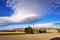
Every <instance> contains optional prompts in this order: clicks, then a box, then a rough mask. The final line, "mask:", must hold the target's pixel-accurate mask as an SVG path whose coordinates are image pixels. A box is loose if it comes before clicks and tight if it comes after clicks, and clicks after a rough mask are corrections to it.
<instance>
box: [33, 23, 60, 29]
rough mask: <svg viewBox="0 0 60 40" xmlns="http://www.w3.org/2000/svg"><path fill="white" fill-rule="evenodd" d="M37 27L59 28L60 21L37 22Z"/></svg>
mask: <svg viewBox="0 0 60 40" xmlns="http://www.w3.org/2000/svg"><path fill="white" fill-rule="evenodd" d="M34 26H35V27H40V28H59V27H60V22H50V23H43V24H36V25H34Z"/></svg>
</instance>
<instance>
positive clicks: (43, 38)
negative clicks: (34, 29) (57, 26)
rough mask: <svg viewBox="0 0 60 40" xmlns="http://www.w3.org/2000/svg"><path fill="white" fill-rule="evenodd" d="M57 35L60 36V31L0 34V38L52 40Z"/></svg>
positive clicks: (6, 39) (1, 39)
mask: <svg viewBox="0 0 60 40" xmlns="http://www.w3.org/2000/svg"><path fill="white" fill-rule="evenodd" d="M55 37H60V33H42V34H23V35H0V40H50V39H52V38H55Z"/></svg>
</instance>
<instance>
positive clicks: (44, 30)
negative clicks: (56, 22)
mask: <svg viewBox="0 0 60 40" xmlns="http://www.w3.org/2000/svg"><path fill="white" fill-rule="evenodd" d="M39 33H47V31H46V29H39Z"/></svg>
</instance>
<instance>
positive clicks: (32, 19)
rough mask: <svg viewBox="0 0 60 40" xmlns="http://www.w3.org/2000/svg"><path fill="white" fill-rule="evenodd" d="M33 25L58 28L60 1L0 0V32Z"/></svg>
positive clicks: (59, 24) (59, 23)
mask: <svg viewBox="0 0 60 40" xmlns="http://www.w3.org/2000/svg"><path fill="white" fill-rule="evenodd" d="M33 24H34V27H42V28H60V0H0V30H7V29H14V28H22V27H27V26H32V27H33Z"/></svg>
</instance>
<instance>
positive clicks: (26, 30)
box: [25, 26, 33, 34]
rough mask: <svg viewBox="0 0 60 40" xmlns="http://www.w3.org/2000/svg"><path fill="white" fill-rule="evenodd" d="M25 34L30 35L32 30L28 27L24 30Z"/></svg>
mask: <svg viewBox="0 0 60 40" xmlns="http://www.w3.org/2000/svg"><path fill="white" fill-rule="evenodd" d="M25 33H28V34H32V33H33V29H32V28H31V27H30V26H28V27H26V28H25Z"/></svg>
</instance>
